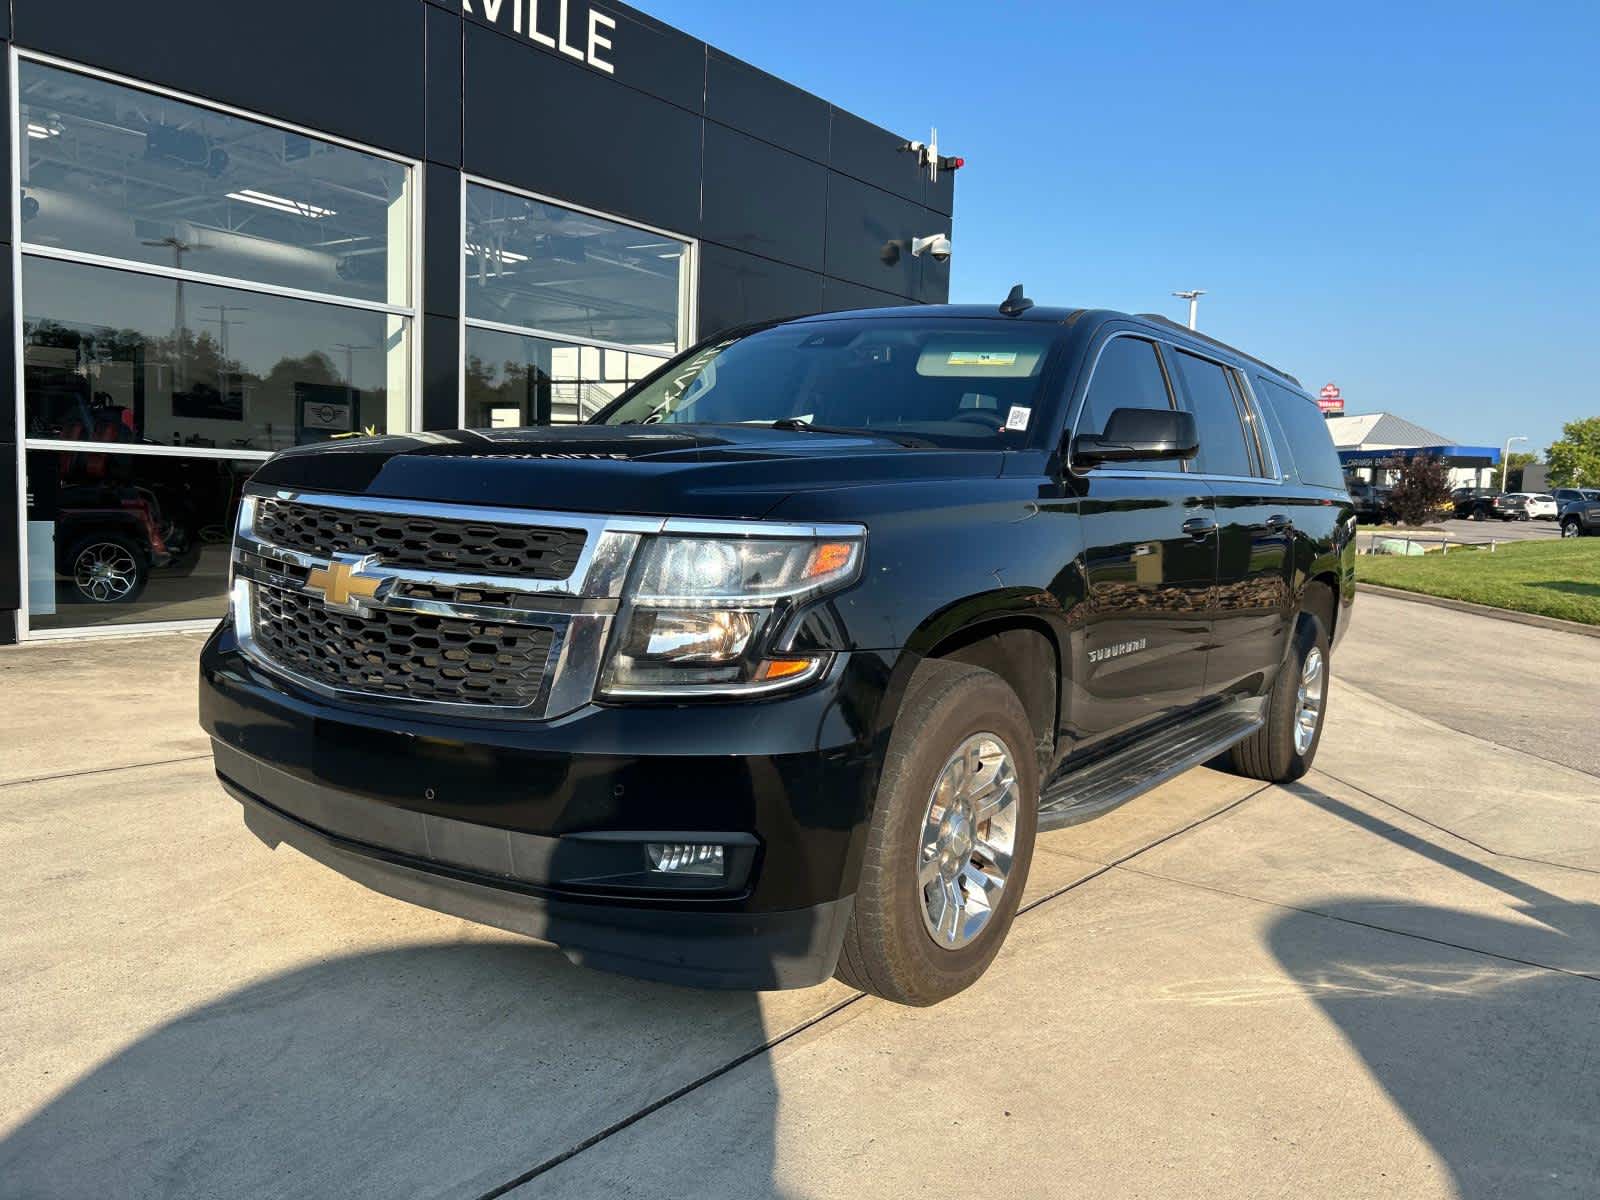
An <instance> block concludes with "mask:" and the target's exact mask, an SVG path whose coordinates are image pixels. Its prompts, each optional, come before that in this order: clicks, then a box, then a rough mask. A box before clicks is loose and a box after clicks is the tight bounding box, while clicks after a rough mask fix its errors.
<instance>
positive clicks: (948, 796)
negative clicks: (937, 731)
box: [917, 733, 1020, 950]
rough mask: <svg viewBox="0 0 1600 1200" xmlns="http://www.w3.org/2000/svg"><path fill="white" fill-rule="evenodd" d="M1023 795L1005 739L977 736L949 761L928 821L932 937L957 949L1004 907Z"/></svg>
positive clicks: (925, 893)
mask: <svg viewBox="0 0 1600 1200" xmlns="http://www.w3.org/2000/svg"><path fill="white" fill-rule="evenodd" d="M1019 799H1020V795H1019V789H1018V786H1017V773H1016V768H1015V766H1014V765H1013V764H1012V761H1011V754H1010V751H1008V750H1007V749H1006V745H1005V743H1004V742H1002V741H1001V740H1000V738H998V737H997V736H995V735H994V734H992V733H976V734H973V735H972V736H971V737H969V738H968V739H967V740H966V741H964V742H963V743H962V744H961V745H960V746H959V747H958V748H957V749H956V752H955V753H954V754H952V755H951V756H950V758H949V761H947V762H946V763H945V766H944V769H943V770H942V771H940V772H939V775H938V778H937V780H936V781H935V782H934V785H933V794H932V795H931V796H930V797H929V800H928V810H927V813H926V815H925V816H924V818H923V829H922V840H921V858H920V860H919V862H918V869H917V882H918V884H919V885H920V886H921V888H922V922H923V925H924V926H925V927H926V928H927V930H928V936H930V937H931V938H933V940H934V942H935V943H936V944H937V945H939V946H942V947H944V948H945V949H947V950H959V949H960V948H961V947H963V946H965V945H967V944H968V943H970V942H971V941H972V940H973V939H974V938H975V937H977V936H978V935H979V934H980V933H982V932H983V930H984V928H985V927H986V926H987V925H988V924H989V920H990V918H991V917H992V916H993V915H994V912H995V910H996V909H997V908H998V907H999V904H1000V897H1001V895H1002V894H1003V893H1004V891H1005V888H1006V880H1007V877H1008V876H1009V875H1010V873H1011V864H1012V860H1013V856H1014V854H1015V852H1016V841H1017V815H1018V803H1019Z"/></svg>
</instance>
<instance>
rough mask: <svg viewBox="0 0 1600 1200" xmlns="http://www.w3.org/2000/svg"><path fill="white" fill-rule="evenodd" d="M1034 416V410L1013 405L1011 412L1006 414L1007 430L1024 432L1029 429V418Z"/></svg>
mask: <svg viewBox="0 0 1600 1200" xmlns="http://www.w3.org/2000/svg"><path fill="white" fill-rule="evenodd" d="M1031 416H1033V409H1031V408H1028V407H1026V406H1024V405H1021V404H1013V405H1012V406H1011V411H1010V412H1008V413H1007V414H1006V428H1007V429H1015V430H1019V431H1020V430H1023V429H1026V428H1027V427H1028V418H1029V417H1031Z"/></svg>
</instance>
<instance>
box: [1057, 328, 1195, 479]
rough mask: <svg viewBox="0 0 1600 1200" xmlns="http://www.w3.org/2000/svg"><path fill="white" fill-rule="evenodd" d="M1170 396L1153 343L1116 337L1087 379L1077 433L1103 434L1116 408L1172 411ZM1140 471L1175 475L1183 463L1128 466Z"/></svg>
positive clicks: (1173, 461) (1162, 462)
mask: <svg viewBox="0 0 1600 1200" xmlns="http://www.w3.org/2000/svg"><path fill="white" fill-rule="evenodd" d="M1171 407H1172V394H1171V392H1170V391H1169V390H1168V388H1167V376H1166V372H1164V371H1163V370H1162V369H1161V358H1160V355H1159V354H1158V353H1157V351H1156V348H1155V344H1154V343H1153V342H1147V341H1145V340H1144V339H1143V338H1133V337H1118V338H1112V339H1111V340H1110V341H1109V342H1107V343H1106V346H1105V349H1104V350H1103V351H1102V352H1101V354H1100V361H1099V362H1098V363H1096V364H1095V368H1094V377H1093V378H1091V379H1090V380H1089V391H1088V394H1087V395H1085V396H1084V398H1083V411H1082V413H1080V414H1079V416H1078V425H1077V432H1078V433H1103V432H1105V427H1106V420H1107V418H1109V417H1110V416H1111V414H1112V412H1113V411H1114V410H1116V409H1119V408H1171ZM1129 465H1130V466H1133V467H1135V468H1136V469H1138V470H1140V471H1166V472H1170V473H1178V472H1181V471H1182V470H1183V464H1182V463H1181V462H1178V461H1177V460H1175V459H1165V460H1156V461H1153V462H1142V463H1133V464H1129Z"/></svg>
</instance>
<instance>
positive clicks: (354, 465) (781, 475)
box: [253, 425, 1003, 518]
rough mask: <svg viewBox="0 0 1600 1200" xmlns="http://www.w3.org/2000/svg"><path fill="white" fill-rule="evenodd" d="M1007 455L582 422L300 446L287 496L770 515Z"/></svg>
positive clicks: (810, 434) (820, 436)
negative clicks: (847, 490)
mask: <svg viewBox="0 0 1600 1200" xmlns="http://www.w3.org/2000/svg"><path fill="white" fill-rule="evenodd" d="M1002 463H1003V454H1002V452H1001V451H999V450H994V449H991V450H929V449H919V448H912V447H908V446H905V445H903V444H901V443H900V442H898V441H893V440H890V439H888V438H883V437H875V436H872V435H871V434H865V433H863V434H831V433H818V432H816V431H805V430H786V429H770V428H767V427H765V426H750V425H731V426H730V425H674V426H670V427H667V426H662V425H639V426H618V425H613V426H602V425H568V426H551V427H545V428H534V429H487V430H456V431H452V432H448V433H418V434H411V435H406V436H393V437H379V438H357V439H353V440H350V441H338V442H326V443H322V444H320V445H317V446H301V447H298V448H296V449H293V450H286V451H284V452H283V453H281V454H279V455H277V456H276V457H275V458H273V459H271V460H270V461H268V462H267V463H266V464H264V465H263V466H262V468H261V469H260V470H259V471H257V472H256V474H255V478H254V480H253V482H255V483H259V484H263V485H265V486H269V487H275V488H287V489H294V490H302V491H317V492H337V493H343V494H349V495H365V496H383V497H388V498H391V499H406V500H432V501H443V502H451V503H458V504H486V505H499V506H503V507H508V508H540V509H552V510H557V511H568V512H610V513H638V514H643V515H650V516H657V515H672V516H697V517H698V516H703V517H727V518H759V517H762V516H765V515H766V514H767V513H769V512H771V511H772V509H773V508H775V507H776V506H777V505H778V504H780V503H782V501H783V500H784V499H786V498H787V497H789V496H791V495H793V494H794V493H796V492H803V491H818V490H830V489H834V488H842V487H852V486H860V485H863V484H882V483H895V482H901V481H904V482H919V483H921V482H927V481H929V480H938V479H966V478H973V477H991V478H992V477H994V476H996V475H999V474H1000V471H1001V467H1002Z"/></svg>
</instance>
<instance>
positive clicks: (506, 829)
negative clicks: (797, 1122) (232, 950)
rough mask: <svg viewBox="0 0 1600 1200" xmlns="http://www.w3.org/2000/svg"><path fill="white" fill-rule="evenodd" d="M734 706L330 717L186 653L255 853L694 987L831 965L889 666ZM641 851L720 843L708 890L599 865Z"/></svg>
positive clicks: (283, 688) (839, 670) (856, 669)
mask: <svg viewBox="0 0 1600 1200" xmlns="http://www.w3.org/2000/svg"><path fill="white" fill-rule="evenodd" d="M840 657H841V661H840V662H839V663H838V664H837V666H836V669H835V670H834V672H833V673H832V674H831V675H830V676H829V678H828V679H827V680H826V681H825V682H823V683H821V684H819V685H817V686H816V687H813V688H811V689H808V690H806V691H804V692H802V693H799V694H797V695H795V696H793V697H788V698H785V699H781V700H770V701H766V702H759V703H747V704H740V705H694V706H690V705H679V706H652V707H643V706H638V707H636V706H617V707H610V706H595V705H592V706H589V707H587V708H585V709H582V710H580V711H579V712H577V713H573V714H571V715H570V716H568V717H566V718H563V719H560V720H557V721H551V722H538V723H534V722H502V721H483V722H473V721H463V720H459V719H449V720H444V719H440V718H437V717H431V716H430V717H417V716H412V715H410V714H403V715H399V714H397V713H396V712H395V711H394V710H386V711H377V710H368V709H365V708H362V709H357V708H346V707H343V706H340V705H336V704H334V703H333V702H330V701H328V700H325V699H323V698H320V697H316V696H314V695H312V694H310V693H305V692H299V691H297V690H295V689H294V688H293V686H292V685H290V684H287V683H285V682H283V681H281V680H279V679H277V678H276V677H273V676H271V675H269V674H267V673H265V672H263V671H261V670H260V669H259V668H258V667H256V666H255V665H254V664H253V663H251V662H250V661H249V660H248V659H246V658H245V657H244V656H242V655H241V654H240V653H239V652H238V650H237V647H236V645H235V644H234V643H233V641H232V634H231V630H230V629H229V627H228V626H227V625H224V626H223V627H222V628H220V629H219V630H218V631H217V633H216V634H215V635H214V636H213V637H212V638H211V640H210V641H209V642H208V643H207V645H206V647H205V649H204V651H203V652H202V655H201V681H200V715H201V724H202V725H203V726H204V727H205V729H206V730H207V732H208V733H210V735H211V737H212V739H213V746H214V750H215V755H216V764H217V772H218V776H219V778H220V779H221V782H222V784H223V786H224V787H225V788H226V789H227V791H228V792H229V793H230V794H231V795H233V796H234V798H235V799H237V800H239V801H240V802H241V803H242V804H243V805H244V809H245V816H246V821H247V823H248V824H249V826H250V828H251V829H252V830H253V831H255V832H256V833H257V835H258V836H260V837H261V838H262V839H263V840H264V841H266V842H267V843H268V844H269V845H277V844H279V843H288V844H289V845H291V846H294V847H295V848H297V849H299V850H301V851H303V852H304V853H306V854H308V855H309V856H311V857H313V858H316V859H318V860H319V861H321V862H323V863H325V864H327V865H329V866H332V867H333V868H335V869H336V870H338V871H340V872H341V873H343V874H345V875H347V876H349V877H350V878H352V879H355V880H356V881H358V882H360V883H362V884H365V885H366V886H368V887H371V888H374V889H375V890H377V891H380V892H383V893H385V894H387V895H391V896H395V897H397V898H399V899H404V900H408V901H411V902H413V903H417V904H421V905H424V906H426V907H429V908H434V909H437V910H439V911H443V912H448V913H452V914H454V915H457V916H461V917H464V918H467V919H469V920H475V921H480V922H482V923H485V924H489V925H494V926H497V927H500V928H504V929H508V930H513V931H515V932H518V933H523V934H527V935H530V936H533V937H538V938H541V939H544V940H547V941H551V942H554V943H555V944H556V945H558V946H559V947H561V948H562V949H563V950H564V951H565V952H566V953H567V954H568V956H569V957H571V958H573V959H574V960H575V961H579V962H583V963H586V964H589V965H593V966H598V967H603V968H608V969H613V970H619V971H623V972H626V973H629V974H635V975H641V976H645V977H650V978H658V979H666V980H671V981H676V982H683V983H690V984H695V985H699V986H723V987H740V988H764V987H800V986H807V985H810V984H814V983H817V982H820V981H822V980H823V979H826V978H827V977H828V976H829V975H830V974H831V973H832V971H833V968H834V963H835V961H836V959H837V957H838V952H839V946H840V943H841V941H842V939H843V936H844V927H845V923H846V921H847V920H848V917H849V913H850V907H851V902H852V896H853V893H854V890H855V882H856V878H857V875H858V874H859V870H860V858H861V852H862V848H863V844H864V840H865V828H866V821H867V819H868V817H869V815H870V812H871V804H872V798H873V796H874V795H875V794H876V787H877V777H878V772H879V769H880V767H881V760H882V750H883V747H884V746H885V745H886V744H887V737H888V725H887V720H888V715H889V714H888V709H889V704H888V682H889V679H890V675H891V671H890V666H891V662H890V660H889V659H888V658H887V657H885V656H880V655H877V654H873V653H863V652H857V653H853V654H848V655H841V656H840ZM646 835H652V836H651V838H650V840H662V841H669V840H694V838H695V837H696V835H699V836H700V838H701V840H705V841H717V842H719V843H722V844H725V845H728V846H729V856H728V861H729V870H728V872H727V874H726V876H725V879H724V881H723V882H722V884H721V885H720V886H715V887H712V888H710V889H705V888H701V889H698V890H681V889H678V888H671V889H669V888H664V887H663V886H662V885H661V884H660V883H655V884H653V885H652V884H651V883H650V881H649V880H648V879H644V878H640V877H639V875H638V873H637V872H633V873H631V874H630V872H629V871H626V870H622V869H618V868H617V863H618V862H619V858H618V856H619V855H623V856H624V857H626V856H627V855H628V854H630V853H631V855H632V857H631V858H627V861H628V863H630V864H635V865H636V864H638V863H640V862H642V857H643V843H644V840H645V838H646Z"/></svg>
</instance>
